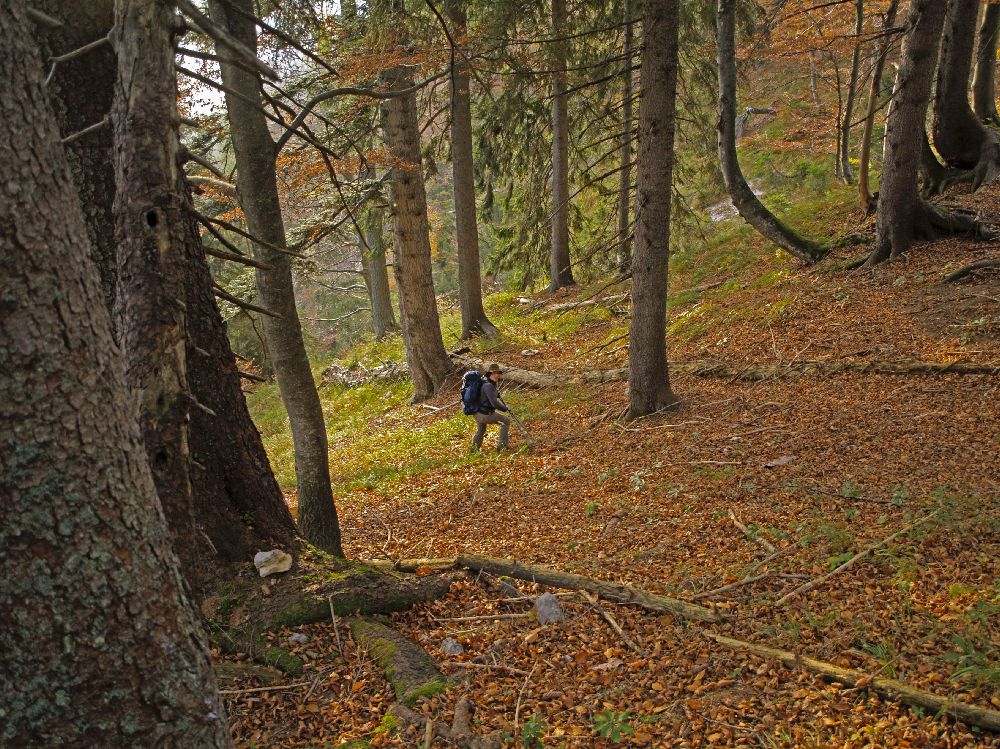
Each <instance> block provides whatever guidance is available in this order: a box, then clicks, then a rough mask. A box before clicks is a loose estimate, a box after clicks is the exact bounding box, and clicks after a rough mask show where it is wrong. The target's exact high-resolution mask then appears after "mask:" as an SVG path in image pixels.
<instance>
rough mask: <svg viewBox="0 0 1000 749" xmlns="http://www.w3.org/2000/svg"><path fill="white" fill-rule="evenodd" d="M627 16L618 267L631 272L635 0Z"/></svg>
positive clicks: (627, 7) (629, 4) (628, 4)
mask: <svg viewBox="0 0 1000 749" xmlns="http://www.w3.org/2000/svg"><path fill="white" fill-rule="evenodd" d="M622 14H623V15H624V17H625V43H624V45H623V49H622V53H623V55H624V57H625V72H623V73H622V125H621V127H622V145H621V154H620V156H619V159H618V166H619V168H620V169H621V171H620V172H619V174H618V270H619V272H621V273H622V274H625V273H628V272H629V271H630V270H631V267H632V226H631V223H632V222H631V215H630V212H629V209H630V208H631V207H632V96H633V94H634V87H633V85H632V24H631V23H629V21H630V20H631V18H632V0H625V2H624V3H623V7H622Z"/></svg>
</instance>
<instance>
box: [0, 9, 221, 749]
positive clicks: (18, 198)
mask: <svg viewBox="0 0 1000 749" xmlns="http://www.w3.org/2000/svg"><path fill="white" fill-rule="evenodd" d="M123 6H124V7H123V12H122V17H123V18H127V17H128V16H129V15H130V13H131V12H132V11H131V9H130V8H129V7H128V6H127V4H125V3H123ZM154 7H156V8H162V7H164V6H160V5H159V4H156V5H155V6H154ZM29 23H30V22H29V21H28V19H27V14H26V9H25V5H24V3H23V2H22V0H9V1H8V2H4V3H0V77H2V80H3V81H4V86H3V87H0V162H2V163H3V164H4V165H5V167H6V168H7V169H9V170H10V172H11V173H12V174H16V175H17V179H18V187H19V189H17V190H13V191H12V190H6V191H4V193H3V197H0V227H2V230H0V299H2V300H3V301H2V303H0V423H2V424H3V425H4V428H3V429H0V516H2V517H0V574H2V576H3V579H4V584H3V586H0V607H2V610H3V612H4V614H3V617H2V618H0V644H2V646H3V650H4V654H5V655H4V657H5V662H4V668H3V669H2V670H0V695H2V697H0V711H2V714H3V715H4V720H3V721H2V723H0V744H2V745H3V746H12V747H13V746H37V747H42V746H45V747H49V746H105V747H111V746H123V747H124V746H157V747H163V748H164V749H173V748H176V749H188V748H190V747H198V748H206V749H207V748H209V747H228V746H230V742H229V736H228V731H227V729H226V721H225V717H224V714H223V706H222V702H221V700H220V698H219V695H218V691H217V688H216V684H215V677H214V674H213V671H212V666H211V663H210V661H209V658H208V648H207V641H206V639H205V637H204V634H203V632H202V631H201V628H200V624H199V621H198V618H197V616H196V614H195V612H194V610H193V608H192V606H191V604H190V601H189V600H188V599H187V598H186V596H185V594H184V592H183V583H182V579H181V576H180V573H179V570H178V566H177V559H176V556H175V555H174V554H173V552H172V551H171V545H170V538H169V533H168V530H167V527H166V524H165V522H164V518H163V514H162V512H161V509H160V507H159V504H158V500H157V494H156V488H155V486H154V484H153V479H152V476H151V474H150V469H149V465H148V463H147V461H146V451H145V450H144V447H143V439H142V436H141V435H140V432H139V427H138V420H139V415H138V412H137V408H136V403H135V401H134V399H133V398H132V397H131V396H130V395H129V393H128V391H127V389H126V385H125V374H124V371H123V362H122V358H121V357H120V355H119V354H118V349H117V347H116V345H115V342H114V340H113V337H112V332H111V321H110V316H109V313H108V310H107V305H106V303H105V296H104V293H103V292H102V289H101V287H100V283H99V279H98V274H97V270H96V267H95V265H94V264H93V262H92V261H91V259H90V258H89V257H88V255H89V248H88V247H87V229H86V226H85V223H84V216H83V213H82V211H81V209H80V204H79V199H78V197H77V195H76V193H75V190H74V188H73V184H72V181H71V178H70V171H69V167H68V165H67V160H66V154H65V152H64V150H63V148H62V147H61V145H60V143H59V140H60V134H59V131H58V129H57V126H56V121H55V117H54V115H53V113H52V111H51V110H50V109H49V107H48V103H47V96H46V93H45V91H44V88H43V72H42V66H41V61H40V59H39V57H38V49H37V46H36V44H35V42H34V40H33V39H32V37H31V30H30V28H29ZM122 31H124V29H122ZM126 33H129V32H126ZM131 33H134V29H133V32H131ZM130 43H131V42H128V43H126V46H129V44H130ZM140 210H141V209H140ZM157 210H160V209H159V208H157ZM137 215H138V218H139V219H140V221H138V222H136V223H135V224H134V226H135V228H136V229H137V230H138V231H139V232H141V233H147V232H148V229H153V228H155V227H148V228H147V227H144V226H143V222H142V219H143V213H142V212H140V213H138V214H137Z"/></svg>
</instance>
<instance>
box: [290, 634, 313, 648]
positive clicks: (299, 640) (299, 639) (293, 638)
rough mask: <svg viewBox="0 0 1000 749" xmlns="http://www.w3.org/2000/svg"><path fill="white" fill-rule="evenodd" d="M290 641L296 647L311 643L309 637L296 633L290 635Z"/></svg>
mask: <svg viewBox="0 0 1000 749" xmlns="http://www.w3.org/2000/svg"><path fill="white" fill-rule="evenodd" d="M288 641H289V642H292V643H295V644H296V645H301V644H303V643H306V642H309V635H307V634H303V633H302V632H296V633H295V634H294V635H289V637H288Z"/></svg>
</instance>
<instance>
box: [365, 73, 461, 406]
mask: <svg viewBox="0 0 1000 749" xmlns="http://www.w3.org/2000/svg"><path fill="white" fill-rule="evenodd" d="M379 78H380V79H381V80H382V83H383V85H384V88H385V89H386V90H400V89H406V88H410V87H412V85H413V78H412V76H411V75H410V74H409V73H408V72H407V68H405V67H395V68H391V69H389V70H386V71H384V72H383V73H381V74H380V75H379ZM380 112H381V120H382V133H383V135H384V137H385V144H386V146H388V148H389V151H390V153H391V154H392V159H393V166H392V171H391V173H390V180H389V198H390V200H391V202H392V229H393V231H392V245H393V264H392V269H393V274H394V275H395V278H396V289H397V291H398V293H399V320H400V323H401V325H402V328H403V341H404V342H405V344H406V362H407V364H409V366H410V376H411V377H412V378H413V401H414V402H415V403H416V402H419V401H422V400H426V399H427V398H430V397H431V396H432V395H434V393H435V391H436V390H437V389H438V387H439V386H440V385H441V383H442V382H444V378H445V377H447V376H448V373H449V372H450V371H451V364H450V362H449V361H448V354H447V353H446V352H445V350H444V341H443V340H442V338H441V321H440V319H439V318H438V310H437V299H436V298H435V296H434V278H433V275H432V273H431V243H430V235H429V234H428V231H429V226H428V222H427V193H426V192H425V190H424V172H423V165H422V162H421V159H420V129H419V127H418V125H417V101H416V95H415V94H413V93H409V94H404V95H402V96H394V97H393V98H391V99H385V100H383V101H382V103H381V106H380Z"/></svg>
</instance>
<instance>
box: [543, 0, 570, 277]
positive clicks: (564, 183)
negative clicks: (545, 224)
mask: <svg viewBox="0 0 1000 749" xmlns="http://www.w3.org/2000/svg"><path fill="white" fill-rule="evenodd" d="M565 29H566V0H552V37H553V38H554V39H557V40H558V41H554V42H552V68H553V69H554V70H556V71H557V72H556V73H555V74H554V75H553V77H552V243H551V247H550V249H549V280H550V282H549V291H556V290H557V289H561V288H562V287H563V286H572V285H573V284H574V283H576V281H575V280H574V279H573V269H572V267H571V266H570V258H569V113H568V108H567V97H566V87H567V80H568V78H567V73H566V64H567V63H566V56H567V55H566V41H565V40H564V39H561V37H562V36H563V35H564V34H565Z"/></svg>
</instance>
